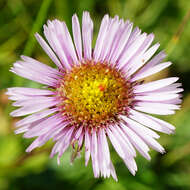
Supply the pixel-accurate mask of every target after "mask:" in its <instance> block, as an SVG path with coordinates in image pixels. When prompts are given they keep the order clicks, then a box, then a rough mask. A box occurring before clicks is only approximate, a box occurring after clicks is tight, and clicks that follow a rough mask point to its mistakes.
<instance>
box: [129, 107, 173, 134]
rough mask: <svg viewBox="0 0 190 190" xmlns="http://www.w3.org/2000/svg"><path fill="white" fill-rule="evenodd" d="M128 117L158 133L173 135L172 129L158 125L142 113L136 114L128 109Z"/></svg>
mask: <svg viewBox="0 0 190 190" xmlns="http://www.w3.org/2000/svg"><path fill="white" fill-rule="evenodd" d="M129 113H130V115H129V117H130V118H131V119H133V120H135V121H137V122H139V123H141V124H143V125H145V126H147V127H149V128H151V129H154V130H156V131H159V132H163V133H167V134H171V133H173V130H174V128H173V129H170V128H168V127H165V126H163V125H161V124H159V123H158V122H155V121H154V119H153V118H154V117H152V116H150V117H149V115H147V114H143V113H140V112H137V111H135V110H132V109H130V110H129Z"/></svg>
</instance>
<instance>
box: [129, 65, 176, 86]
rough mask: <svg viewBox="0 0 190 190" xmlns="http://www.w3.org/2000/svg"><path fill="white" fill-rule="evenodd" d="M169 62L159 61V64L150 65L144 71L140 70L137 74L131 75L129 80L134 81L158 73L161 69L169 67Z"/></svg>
mask: <svg viewBox="0 0 190 190" xmlns="http://www.w3.org/2000/svg"><path fill="white" fill-rule="evenodd" d="M171 64H172V63H171V62H165V63H161V64H158V65H156V66H154V67H151V68H149V69H147V70H146V71H145V72H142V73H140V74H138V73H137V75H135V76H134V77H132V79H131V82H134V81H136V80H139V79H143V78H145V77H148V76H150V75H153V74H155V73H158V72H160V71H162V70H163V69H165V68H167V67H169V66H170V65H171Z"/></svg>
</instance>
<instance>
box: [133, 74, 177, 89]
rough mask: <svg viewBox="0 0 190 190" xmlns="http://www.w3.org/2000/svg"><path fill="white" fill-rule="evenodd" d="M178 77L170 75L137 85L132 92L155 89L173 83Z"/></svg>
mask: <svg viewBox="0 0 190 190" xmlns="http://www.w3.org/2000/svg"><path fill="white" fill-rule="evenodd" d="M178 79H179V78H178V77H170V78H165V79H161V80H157V81H153V82H149V83H145V84H141V85H137V86H135V87H134V91H133V92H134V93H141V92H149V91H153V90H157V89H160V88H163V87H166V86H168V85H170V84H173V83H174V82H176V81H177V80H178Z"/></svg>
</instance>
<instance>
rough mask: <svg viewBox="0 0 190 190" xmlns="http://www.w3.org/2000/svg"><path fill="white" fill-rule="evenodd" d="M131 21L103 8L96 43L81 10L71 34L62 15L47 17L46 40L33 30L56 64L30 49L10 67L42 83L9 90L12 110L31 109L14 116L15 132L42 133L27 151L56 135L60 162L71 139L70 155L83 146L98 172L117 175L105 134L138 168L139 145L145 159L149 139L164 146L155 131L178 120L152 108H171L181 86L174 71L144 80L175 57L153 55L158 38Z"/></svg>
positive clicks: (168, 111) (169, 128)
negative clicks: (60, 18) (38, 57)
mask: <svg viewBox="0 0 190 190" xmlns="http://www.w3.org/2000/svg"><path fill="white" fill-rule="evenodd" d="M132 28H133V24H132V23H131V22H129V21H128V20H127V21H124V20H123V19H119V18H118V16H115V17H114V18H110V17H109V16H108V15H105V16H104V18H103V19H102V22H101V26H100V30H99V33H98V37H97V39H96V44H95V47H94V49H92V38H93V22H92V20H91V18H90V15H89V13H88V12H84V13H83V17H82V32H81V28H80V24H79V21H78V17H77V16H76V15H74V16H73V17H72V30H73V39H72V37H71V36H70V33H69V31H68V29H67V26H66V24H65V23H64V22H61V21H58V20H53V21H48V23H47V25H44V35H45V37H46V40H47V42H46V41H45V40H44V39H43V38H42V37H41V36H40V35H39V34H36V35H35V36H36V39H37V40H38V42H39V44H40V45H41V46H42V48H43V49H44V51H45V52H46V53H47V55H48V56H49V57H50V58H51V60H52V61H53V62H54V63H55V64H56V66H57V68H51V67H50V66H47V65H45V64H43V63H41V62H39V61H37V60H35V59H32V58H30V57H26V56H21V59H22V60H21V61H17V62H16V63H14V65H13V67H12V68H11V71H12V72H14V73H16V74H17V75H19V76H22V77H24V78H27V79H29V80H33V81H36V82H39V83H41V84H43V85H45V88H42V89H35V88H20V87H15V88H9V89H8V92H7V93H8V95H10V99H11V100H14V101H15V102H14V103H13V105H14V106H18V107H20V108H18V109H17V110H15V111H13V112H12V113H11V115H12V116H14V117H18V116H24V115H28V116H27V117H25V118H24V119H22V120H20V121H18V122H17V123H16V126H17V127H18V128H17V129H16V131H15V132H16V134H18V133H24V137H25V138H32V137H37V138H36V139H35V140H34V142H33V143H32V144H31V145H30V146H29V147H28V148H27V150H26V151H27V152H30V151H32V150H33V149H34V148H36V147H40V146H42V145H43V144H44V143H46V142H47V141H48V140H49V139H53V141H55V145H54V147H53V149H52V152H51V157H52V156H54V155H56V154H58V156H57V158H58V163H59V162H60V158H61V156H62V155H63V153H64V152H65V151H66V149H67V148H68V147H69V145H71V146H72V147H73V154H72V156H71V160H72V161H73V160H74V158H75V157H76V156H78V155H79V154H80V151H81V149H82V148H83V147H84V148H85V164H86V165H87V164H88V161H89V159H90V157H91V159H92V166H93V171H94V176H95V177H99V176H104V177H109V176H110V175H112V177H113V178H114V179H115V180H117V176H116V174H115V169H114V167H113V164H112V161H111V158H110V152H109V147H108V142H107V141H108V139H109V140H110V141H111V144H112V145H113V147H114V148H115V150H116V152H117V153H118V154H119V156H120V157H121V158H122V159H123V161H124V162H125V164H126V166H127V167H128V169H129V170H130V172H131V173H132V174H133V175H134V174H135V172H136V171H137V166H136V162H135V159H134V158H135V157H136V150H138V151H139V152H140V153H141V155H142V156H144V157H145V158H146V159H148V160H150V155H149V154H148V152H149V147H151V148H153V149H155V150H156V151H158V152H161V153H163V152H164V148H163V147H162V146H161V145H160V144H159V143H158V142H157V141H156V140H155V139H157V138H159V135H158V134H157V133H156V132H155V131H158V132H163V133H167V134H170V133H173V131H174V127H173V126H172V125H171V124H169V123H167V122H165V121H163V120H160V119H158V118H155V117H154V116H151V115H149V114H158V115H169V114H174V112H175V110H177V109H179V107H180V106H179V104H180V103H181V100H180V97H181V95H180V94H179V93H180V92H181V91H183V89H182V88H180V86H181V84H180V83H175V82H176V81H177V80H178V78H177V77H172V78H165V79H161V80H157V81H153V82H148V83H145V82H144V80H143V79H144V78H145V77H147V76H150V75H152V74H155V73H157V72H159V71H161V70H163V69H165V68H166V67H168V66H170V65H171V63H170V62H162V61H163V59H164V58H165V54H164V53H163V52H160V53H159V54H157V55H156V56H154V57H153V58H152V56H153V54H154V53H155V52H156V50H157V49H158V47H159V44H158V43H157V44H155V45H153V46H152V47H150V45H151V43H152V41H153V39H154V35H153V34H149V35H148V34H146V33H141V30H140V29H139V28H138V27H136V28H135V29H132ZM73 42H74V43H73Z"/></svg>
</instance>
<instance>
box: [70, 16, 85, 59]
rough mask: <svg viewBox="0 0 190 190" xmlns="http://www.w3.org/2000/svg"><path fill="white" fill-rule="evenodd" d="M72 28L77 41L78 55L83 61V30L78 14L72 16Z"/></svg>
mask: <svg viewBox="0 0 190 190" xmlns="http://www.w3.org/2000/svg"><path fill="white" fill-rule="evenodd" d="M72 29H73V38H74V42H75V47H76V51H77V55H78V58H79V60H80V61H82V59H83V58H82V40H81V30H80V23H79V20H78V17H77V15H76V14H74V15H73V17H72Z"/></svg>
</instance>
